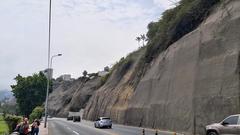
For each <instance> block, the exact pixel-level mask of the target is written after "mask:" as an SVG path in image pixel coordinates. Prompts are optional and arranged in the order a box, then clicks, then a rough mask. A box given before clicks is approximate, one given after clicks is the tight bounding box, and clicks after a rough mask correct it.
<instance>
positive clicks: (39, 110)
mask: <svg viewBox="0 0 240 135" xmlns="http://www.w3.org/2000/svg"><path fill="white" fill-rule="evenodd" d="M43 112H44V108H43V107H41V106H37V107H36V108H34V109H33V111H32V113H31V114H30V116H29V118H30V123H32V122H33V121H34V120H35V119H41V117H42V115H43Z"/></svg>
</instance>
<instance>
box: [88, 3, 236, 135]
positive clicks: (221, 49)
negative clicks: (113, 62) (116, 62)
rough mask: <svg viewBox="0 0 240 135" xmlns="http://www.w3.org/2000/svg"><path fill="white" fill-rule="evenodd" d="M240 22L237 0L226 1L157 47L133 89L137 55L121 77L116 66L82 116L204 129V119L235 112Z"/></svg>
mask: <svg viewBox="0 0 240 135" xmlns="http://www.w3.org/2000/svg"><path fill="white" fill-rule="evenodd" d="M239 24H240V1H239V0H230V1H224V2H223V4H221V5H219V6H218V7H216V8H215V10H214V11H213V12H212V13H211V15H210V16H209V17H208V18H207V19H206V20H205V21H204V22H203V23H202V24H201V25H200V26H199V27H198V28H197V29H196V30H194V31H193V32H191V33H189V34H187V35H186V36H184V37H183V38H181V39H180V40H178V41H177V42H175V43H174V44H173V45H171V46H170V47H169V48H168V49H167V50H166V51H165V52H163V53H161V54H160V55H159V57H158V58H156V59H155V60H154V61H153V62H152V63H151V65H150V67H149V70H148V71H147V72H146V74H145V75H144V77H143V78H142V79H141V81H140V82H139V84H138V85H137V87H136V89H134V88H133V87H132V86H131V85H130V83H129V82H131V80H130V79H131V75H132V73H133V71H134V69H135V66H134V65H136V63H138V60H136V62H135V64H134V65H133V66H131V68H130V69H129V70H128V71H127V73H126V74H124V75H123V77H122V78H120V79H117V78H119V76H118V75H117V73H116V72H117V70H116V71H115V72H114V73H113V74H112V76H111V77H110V79H109V81H108V83H106V84H105V85H104V86H103V87H101V88H100V89H99V90H98V91H97V92H96V93H95V94H94V95H93V96H92V98H91V99H90V101H89V103H88V105H87V107H86V109H85V112H84V118H86V119H90V120H94V119H95V118H96V117H98V116H110V117H111V118H112V119H113V121H115V122H118V123H122V124H129V125H134V126H144V127H152V128H159V129H165V130H172V131H179V132H184V133H186V134H203V133H204V127H205V125H207V124H210V123H212V122H219V121H220V120H222V119H223V118H224V117H226V116H228V115H230V114H235V113H239V111H240V90H239V62H240V59H239V56H240V54H239V47H240V25H239ZM140 56H141V55H140ZM140 56H139V57H140ZM118 70H119V69H118Z"/></svg>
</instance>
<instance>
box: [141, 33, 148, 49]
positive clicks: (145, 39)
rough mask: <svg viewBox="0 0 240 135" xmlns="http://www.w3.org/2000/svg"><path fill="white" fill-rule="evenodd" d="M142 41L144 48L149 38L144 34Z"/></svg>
mask: <svg viewBox="0 0 240 135" xmlns="http://www.w3.org/2000/svg"><path fill="white" fill-rule="evenodd" d="M140 39H142V43H143V46H144V45H145V41H147V38H146V36H145V34H142V35H141V36H140Z"/></svg>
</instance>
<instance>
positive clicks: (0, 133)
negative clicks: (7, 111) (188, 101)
mask: <svg viewBox="0 0 240 135" xmlns="http://www.w3.org/2000/svg"><path fill="white" fill-rule="evenodd" d="M8 132H9V129H8V125H7V123H6V122H5V121H4V119H3V116H0V135H4V134H8Z"/></svg>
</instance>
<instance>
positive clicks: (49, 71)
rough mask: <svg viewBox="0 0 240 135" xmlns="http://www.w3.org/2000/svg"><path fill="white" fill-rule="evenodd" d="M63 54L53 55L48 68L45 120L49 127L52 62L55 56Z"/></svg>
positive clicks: (45, 125)
mask: <svg viewBox="0 0 240 135" xmlns="http://www.w3.org/2000/svg"><path fill="white" fill-rule="evenodd" d="M58 56H62V54H57V55H53V56H52V57H51V61H50V65H49V68H48V69H47V94H46V101H45V120H44V128H46V127H47V116H48V95H49V88H50V80H51V79H52V73H53V69H52V62H53V58H54V57H58Z"/></svg>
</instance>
